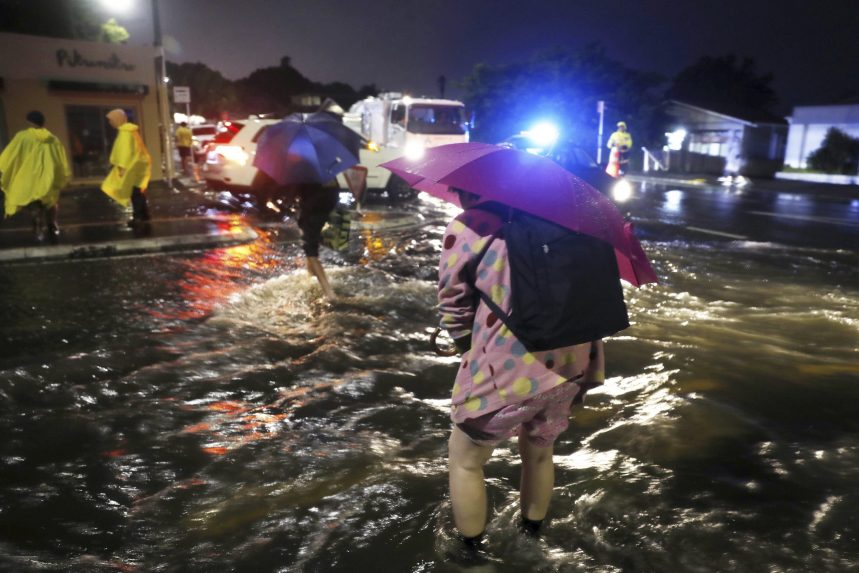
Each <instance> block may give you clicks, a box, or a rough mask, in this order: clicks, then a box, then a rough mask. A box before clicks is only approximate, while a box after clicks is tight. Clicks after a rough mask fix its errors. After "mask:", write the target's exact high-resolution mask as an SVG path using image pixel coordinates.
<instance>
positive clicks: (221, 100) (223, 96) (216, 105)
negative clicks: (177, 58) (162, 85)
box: [167, 62, 239, 118]
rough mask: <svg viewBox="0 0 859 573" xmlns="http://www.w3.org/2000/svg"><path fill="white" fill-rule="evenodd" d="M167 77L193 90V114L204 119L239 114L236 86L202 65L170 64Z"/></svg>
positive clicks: (174, 82)
mask: <svg viewBox="0 0 859 573" xmlns="http://www.w3.org/2000/svg"><path fill="white" fill-rule="evenodd" d="M167 76H168V77H169V78H170V82H171V83H172V84H173V85H178V86H188V87H190V88H191V98H192V99H191V101H192V111H193V112H194V113H196V114H199V115H202V116H205V117H212V118H216V117H220V116H221V114H222V113H223V112H232V113H235V112H237V111H239V99H238V96H237V94H236V86H235V84H234V83H233V82H232V81H230V80H228V79H227V78H225V77H224V76H223V75H221V72H218V71H215V70H213V69H211V68H210V67H209V66H207V65H206V64H202V63H200V62H196V63H184V64H176V63H173V62H167Z"/></svg>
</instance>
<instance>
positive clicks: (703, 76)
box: [667, 54, 778, 111]
mask: <svg viewBox="0 0 859 573" xmlns="http://www.w3.org/2000/svg"><path fill="white" fill-rule="evenodd" d="M772 81H773V76H772V74H760V75H759V74H758V73H757V66H756V65H755V61H754V60H753V59H751V58H743V59H742V60H741V59H739V58H738V57H737V56H736V55H734V54H728V55H725V56H716V57H713V56H704V57H703V58H701V59H700V60H698V61H697V62H695V63H694V64H692V65H691V66H689V67H687V68H685V69H683V70H682V71H681V72H680V73H679V74H677V76H676V77H675V78H674V81H673V82H672V84H671V87H670V88H669V89H668V93H667V97H668V99H675V100H679V101H683V102H686V103H692V104H696V105H699V106H701V107H707V108H710V109H716V110H727V111H731V110H756V111H772V108H773V106H775V104H776V103H777V102H778V96H777V95H776V93H775V91H774V90H773V88H772V87H771V84H772Z"/></svg>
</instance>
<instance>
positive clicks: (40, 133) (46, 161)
mask: <svg viewBox="0 0 859 573" xmlns="http://www.w3.org/2000/svg"><path fill="white" fill-rule="evenodd" d="M70 177H71V170H70V169H69V162H68V160H67V159H66V150H65V149H64V148H63V145H62V144H61V143H60V141H59V140H58V139H57V138H56V136H54V134H52V133H51V132H50V131H48V130H47V129H45V128H43V127H31V128H28V129H25V130H23V131H20V132H18V133H17V134H16V135H15V137H14V138H13V139H12V141H10V142H9V145H7V146H6V149H4V150H3V153H2V154H0V187H2V189H3V191H4V192H5V193H6V216H7V217H11V216H12V215H14V214H15V213H16V212H17V211H18V210H19V209H21V208H22V207H26V206H27V205H29V204H30V203H32V202H33V201H40V202H41V203H42V204H43V205H45V206H46V207H52V206H54V205H56V204H57V201H59V199H60V189H62V188H63V187H64V186H65V184H66V183H67V182H68V180H69V178H70Z"/></svg>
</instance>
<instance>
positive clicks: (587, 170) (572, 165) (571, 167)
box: [502, 134, 632, 203]
mask: <svg viewBox="0 0 859 573" xmlns="http://www.w3.org/2000/svg"><path fill="white" fill-rule="evenodd" d="M502 144H505V145H510V146H512V147H515V148H516V149H521V150H523V151H528V152H530V153H536V154H538V155H545V156H546V157H549V158H551V159H553V160H554V161H555V162H556V163H558V164H559V165H560V166H561V167H563V168H564V169H566V170H567V171H569V172H570V173H572V174H573V175H575V176H576V177H579V178H581V179H583V180H585V181H586V182H588V183H589V184H590V185H591V186H593V187H594V188H595V189H596V190H598V191H599V192H600V193H602V194H603V195H605V196H607V197H609V198H610V199H612V200H613V201H614V202H615V203H624V202H626V201H627V200H629V198H630V197H631V194H632V186H631V185H630V184H629V182H628V181H627V180H626V179H623V178H620V179H615V178H614V177H612V176H610V175H609V174H608V173H606V172H605V169H604V168H603V167H602V166H600V165H599V164H598V163H597V162H596V161H595V160H594V159H593V158H592V157H591V155H590V154H589V153H588V152H587V151H585V149H584V148H583V147H582V146H580V145H577V144H575V143H572V142H571V141H564V140H561V141H558V142H557V143H554V144H553V145H551V146H548V147H540V146H535V144H534V142H533V140H532V139H531V137H529V136H528V134H519V135H514V136H512V137H508V138H507V139H505V140H504V141H503V142H502Z"/></svg>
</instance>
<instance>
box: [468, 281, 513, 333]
mask: <svg viewBox="0 0 859 573" xmlns="http://www.w3.org/2000/svg"><path fill="white" fill-rule="evenodd" d="M475 290H477V294H478V295H479V296H480V300H482V301H483V302H484V303H485V304H486V306H488V307H489V310H491V311H492V314H494V315H495V316H497V317H498V319H499V320H500V321H501V322H503V323H504V326H506V327H507V328H508V329H509V330H510V331H511V332H513V328H511V326H510V315H509V314H507V313H506V312H504V311H503V310H501V307H500V306H498V305H497V304H495V302H494V301H493V300H492V299H491V298H489V296H487V294H486V293H485V292H483V291H482V290H480V289H475Z"/></svg>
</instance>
